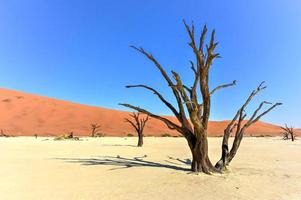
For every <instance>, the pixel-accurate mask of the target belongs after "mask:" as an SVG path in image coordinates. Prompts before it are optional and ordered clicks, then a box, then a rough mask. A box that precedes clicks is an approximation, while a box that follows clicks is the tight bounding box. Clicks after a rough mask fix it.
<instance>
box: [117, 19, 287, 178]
mask: <svg viewBox="0 0 301 200" xmlns="http://www.w3.org/2000/svg"><path fill="white" fill-rule="evenodd" d="M184 25H185V27H186V30H187V33H188V35H189V38H190V42H189V46H190V47H191V49H192V51H193V53H194V56H195V60H196V61H195V62H193V61H190V65H191V69H192V71H193V74H194V80H193V84H192V86H191V87H188V86H187V85H185V84H184V83H183V82H182V79H181V77H180V75H179V74H178V73H176V72H175V71H172V72H171V73H172V78H173V79H174V81H175V82H174V81H173V80H172V78H170V76H169V75H168V74H167V73H166V71H165V70H164V68H163V67H162V65H161V64H160V63H159V61H158V60H157V59H156V58H155V57H154V56H153V55H152V54H151V53H149V52H147V51H146V50H144V49H143V48H141V47H140V48H138V47H135V46H132V48H134V49H135V50H137V51H138V52H140V53H141V54H143V55H144V56H146V57H147V58H148V59H149V60H150V61H151V62H153V64H154V65H155V66H156V68H157V69H158V70H159V72H160V73H161V75H162V77H163V78H164V79H165V81H166V82H167V85H168V86H169V87H170V89H171V91H172V93H173V95H174V97H175V99H176V103H177V107H175V106H174V105H172V104H171V103H170V102H169V101H167V100H166V99H165V98H164V97H163V95H162V94H160V92H159V91H157V90H155V89H154V88H152V87H149V86H147V85H129V86H127V88H144V89H146V90H149V91H151V92H152V93H154V94H155V95H156V96H157V97H158V98H159V99H160V100H161V101H162V102H163V104H165V106H167V107H168V108H169V109H170V110H171V111H172V113H173V114H174V115H175V117H176V119H177V121H178V122H173V121H171V120H169V119H168V118H165V117H162V116H159V115H156V114H153V113H151V112H150V111H148V110H145V109H143V108H140V107H137V106H133V105H131V104H126V103H122V104H120V105H122V106H125V107H128V108H131V109H134V110H136V111H138V112H141V113H144V114H146V115H148V116H150V117H152V118H155V119H158V120H161V121H162V122H164V123H165V124H166V125H167V127H168V128H170V129H173V130H176V131H178V132H179V133H181V134H182V135H183V136H184V137H185V138H186V140H187V142H188V145H189V148H190V150H191V154H192V163H191V170H192V171H194V172H204V173H206V174H210V173H211V172H220V171H222V170H223V169H224V168H225V166H226V165H227V164H229V163H230V162H231V160H232V159H233V157H234V156H235V154H236V153H237V150H238V148H239V146H240V143H241V140H242V138H243V134H244V133H245V131H246V130H247V128H248V127H250V126H251V125H252V124H254V123H255V122H257V121H258V120H259V119H260V118H261V117H262V116H264V115H265V114H267V113H268V112H270V111H271V110H272V109H274V108H275V107H276V106H278V105H281V103H274V104H272V105H270V107H269V108H268V109H267V110H265V111H263V112H262V111H261V109H262V108H263V106H264V105H266V104H271V103H268V102H266V101H264V102H262V103H261V104H260V105H259V106H258V108H257V109H256V110H255V111H254V112H253V114H252V115H251V117H250V118H249V119H248V120H245V118H246V114H245V108H246V107H247V105H248V104H249V103H250V101H251V100H252V99H253V97H254V96H256V95H257V94H258V93H259V92H260V91H262V90H263V89H265V88H266V87H265V86H263V84H264V83H261V84H260V85H259V86H258V87H257V89H255V90H254V91H253V92H252V93H251V94H250V96H249V97H248V98H247V100H246V102H245V103H244V104H243V106H242V107H241V108H240V109H239V110H238V111H237V113H236V115H235V116H234V118H233V120H232V121H231V122H230V123H229V125H228V126H227V128H226V129H225V130H224V137H223V143H222V158H221V160H220V161H218V162H217V163H216V165H213V164H212V163H211V161H210V159H209V156H208V140H207V136H208V122H209V116H210V111H211V96H212V95H213V94H214V93H216V92H217V91H219V90H221V89H223V88H228V87H230V86H234V85H235V84H236V81H233V82H231V83H228V84H222V85H220V86H217V87H215V88H214V89H213V90H210V89H209V71H210V68H211V66H212V64H213V61H214V60H215V59H216V58H219V57H220V55H219V54H218V53H215V49H216V47H217V44H218V43H217V42H216V41H215V31H214V30H213V31H212V33H211V37H210V40H209V42H208V44H207V45H204V43H205V36H206V33H207V27H206V26H204V28H203V30H202V33H201V36H200V38H199V41H197V40H196V39H195V33H194V32H195V29H194V25H192V26H191V27H190V26H188V25H187V24H186V23H185V22H184ZM198 92H199V94H198ZM200 97H201V99H202V101H200V100H199V98H200ZM186 114H188V115H189V118H188V117H187V116H186ZM231 131H235V139H234V142H233V144H232V148H231V150H230V152H228V149H229V145H228V138H229V136H230V133H231Z"/></svg>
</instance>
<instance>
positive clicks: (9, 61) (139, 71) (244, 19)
mask: <svg viewBox="0 0 301 200" xmlns="http://www.w3.org/2000/svg"><path fill="white" fill-rule="evenodd" d="M213 2H215V3H213ZM182 19H186V21H187V22H191V21H192V20H193V21H194V23H195V25H196V28H197V29H198V31H200V29H201V27H202V26H203V25H204V24H205V23H206V24H207V26H208V28H209V30H211V29H212V28H215V29H216V38H217V40H218V41H219V46H218V48H217V51H218V52H219V53H220V54H221V56H222V57H223V58H222V59H219V60H217V61H216V63H215V64H214V66H213V67H212V71H211V79H210V85H211V88H212V87H214V86H216V85H219V84H221V83H227V82H231V81H232V80H234V79H236V80H237V81H238V85H237V86H236V87H234V88H231V89H225V90H223V91H220V92H218V93H217V94H216V95H215V96H214V97H213V103H212V114H211V120H224V119H229V118H232V116H233V115H234V114H235V112H236V110H237V109H238V108H239V106H240V105H241V104H242V103H243V101H244V99H245V98H246V97H247V96H248V95H249V93H250V92H251V90H252V89H254V88H255V87H256V86H257V85H258V84H259V83H260V82H261V81H263V80H265V81H266V82H267V85H268V88H267V90H266V91H264V92H263V93H262V94H261V95H259V96H258V97H257V98H256V99H255V101H254V102H253V104H252V106H251V107H250V109H252V108H254V107H255V106H257V105H258V103H259V102H260V101H261V100H269V101H272V102H275V101H280V102H283V103H284V105H283V106H281V107H278V108H277V109H276V110H275V111H273V112H272V113H270V114H268V115H267V116H266V117H264V118H263V120H264V121H267V122H272V123H277V124H280V125H282V124H284V123H288V124H291V125H294V126H295V127H301V1H300V0H252V1H250V0H229V1H221V0H220V1H202V0H182V1H179V0H173V1H169V0H166V1H163V0H152V1H141V0H122V1H121V0H120V1H111V0H64V1H61V0H26V1H22V0H0V75H1V78H0V87H4V88H9V89H15V90H21V91H24V92H29V93H34V94H40V95H45V96H50V97H55V98H59V99H64V100H70V101H73V102H79V103H83V104H89V105H96V106H102V107H107V108H113V109H125V108H123V107H120V106H119V105H118V103H120V102H128V103H132V104H134V105H139V106H141V107H145V108H148V109H149V110H151V111H153V112H154V113H159V114H171V113H170V112H169V110H167V109H166V108H165V107H164V106H163V105H162V104H161V103H160V101H159V100H157V99H156V97H155V96H154V95H153V94H151V93H149V92H148V91H144V90H143V89H126V88H124V86H125V85H127V84H141V83H145V84H148V85H150V86H153V87H155V88H157V89H158V90H160V91H161V92H162V93H163V94H164V95H165V96H166V97H167V98H168V99H170V100H171V101H172V102H174V100H173V96H172V94H171V93H170V91H169V88H168V87H167V86H166V84H165V82H164V81H163V80H162V78H161V76H160V74H159V72H158V71H157V70H156V68H155V67H153V66H152V64H151V63H150V62H149V61H148V60H146V59H145V58H144V57H143V56H142V55H139V54H138V53H137V52H135V51H134V50H132V49H130V48H129V45H132V44H134V45H138V46H143V47H144V48H145V49H147V50H149V51H151V52H152V53H153V54H154V56H156V57H157V59H158V60H159V61H161V63H162V64H163V65H164V66H165V68H166V70H167V71H170V70H172V69H174V70H176V71H177V72H179V73H180V74H181V75H182V76H183V79H184V80H185V81H187V82H188V83H189V82H191V78H192V72H191V70H190V68H189V63H188V60H189V59H192V52H191V50H190V49H189V47H188V45H187V42H188V37H187V34H186V32H185V30H184V26H183V23H182Z"/></svg>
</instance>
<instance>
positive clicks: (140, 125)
mask: <svg viewBox="0 0 301 200" xmlns="http://www.w3.org/2000/svg"><path fill="white" fill-rule="evenodd" d="M140 114H141V113H140V112H133V114H130V117H131V119H129V118H125V119H124V120H125V122H127V123H129V124H131V125H132V126H133V127H134V129H135V130H136V132H137V134H138V145H137V146H138V147H142V145H143V130H144V127H145V125H146V123H147V121H148V120H149V117H148V116H146V117H145V118H141V117H140Z"/></svg>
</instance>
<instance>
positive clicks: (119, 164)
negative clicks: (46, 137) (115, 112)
mask: <svg viewBox="0 0 301 200" xmlns="http://www.w3.org/2000/svg"><path fill="white" fill-rule="evenodd" d="M146 157H147V155H144V156H141V157H134V158H124V157H121V156H117V157H113V156H105V157H100V158H55V159H58V160H64V161H66V162H68V163H79V164H81V165H85V166H95V165H107V166H116V167H115V168H111V169H109V170H117V169H126V168H131V167H153V168H167V169H172V170H179V171H187V172H188V171H190V168H185V167H181V166H177V165H181V164H179V163H175V162H173V161H179V162H180V163H182V165H183V164H187V165H188V164H189V161H190V160H189V159H186V160H181V159H178V158H176V159H174V158H172V157H168V158H169V159H171V160H173V161H168V162H169V163H171V164H163V163H158V162H153V161H147V160H143V158H146Z"/></svg>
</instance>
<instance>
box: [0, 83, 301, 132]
mask: <svg viewBox="0 0 301 200" xmlns="http://www.w3.org/2000/svg"><path fill="white" fill-rule="evenodd" d="M129 114H130V112H124V111H119V110H112V109H107V108H101V107H94V106H87V105H82V104H78V103H72V102H68V101H62V100H58V99H53V98H48V97H43V96H38V95H33V94H28V93H24V92H19V91H14V90H8V89H3V88H2V89H1V88H0V130H3V132H4V133H5V134H9V135H16V136H21V135H22V136H32V135H34V134H37V135H39V136H54V135H61V134H65V133H67V132H71V131H73V132H74V134H75V135H82V136H83V135H86V136H87V135H90V130H91V129H90V124H91V123H98V124H99V125H101V130H100V131H101V132H102V133H103V134H105V135H106V136H125V135H127V134H129V133H131V134H135V132H134V130H133V129H132V127H131V126H130V125H129V124H127V123H125V122H124V118H125V117H128V115H129ZM167 118H169V119H172V120H174V121H175V118H173V117H167ZM227 123H228V121H211V122H210V124H209V135H210V136H220V135H222V134H223V130H224V128H225V126H226V125H227ZM166 133H168V134H170V135H175V136H177V135H179V134H178V133H177V132H175V131H172V130H170V129H168V128H167V127H166V126H165V124H163V123H162V122H160V121H158V120H155V119H152V120H150V121H149V123H148V124H147V125H146V128H145V135H146V136H161V135H162V134H166ZM298 133H299V134H301V131H300V130H299V132H298ZM246 134H247V135H253V136H258V135H270V136H275V135H281V130H280V128H279V126H276V125H273V124H269V123H264V122H258V123H256V124H255V125H254V126H252V127H251V128H249V129H248V131H247V133H246Z"/></svg>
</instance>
